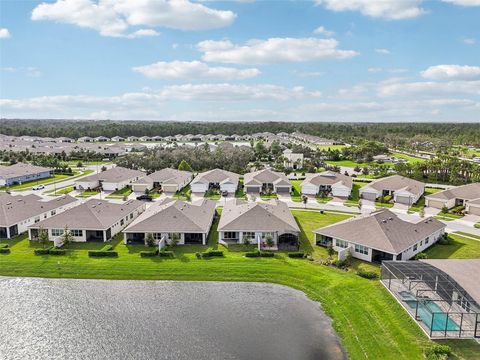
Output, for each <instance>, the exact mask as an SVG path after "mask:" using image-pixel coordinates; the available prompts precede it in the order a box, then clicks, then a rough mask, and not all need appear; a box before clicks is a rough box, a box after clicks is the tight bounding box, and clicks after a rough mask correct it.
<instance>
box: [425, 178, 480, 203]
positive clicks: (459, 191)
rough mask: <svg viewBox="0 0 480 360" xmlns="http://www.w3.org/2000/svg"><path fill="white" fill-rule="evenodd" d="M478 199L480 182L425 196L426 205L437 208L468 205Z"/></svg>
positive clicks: (479, 196) (479, 197)
mask: <svg viewBox="0 0 480 360" xmlns="http://www.w3.org/2000/svg"><path fill="white" fill-rule="evenodd" d="M476 199H480V183H473V184H468V185H463V186H458V187H456V188H453V189H448V190H444V191H440V192H437V193H435V194H431V195H428V196H425V205H426V206H430V207H434V208H437V209H441V208H443V207H444V206H445V207H446V208H447V209H451V208H453V207H456V206H466V204H467V203H468V202H470V201H473V200H476Z"/></svg>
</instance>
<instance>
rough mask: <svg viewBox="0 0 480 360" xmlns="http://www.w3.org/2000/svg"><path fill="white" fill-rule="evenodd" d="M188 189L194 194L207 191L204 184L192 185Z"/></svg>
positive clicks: (206, 185) (206, 186)
mask: <svg viewBox="0 0 480 360" xmlns="http://www.w3.org/2000/svg"><path fill="white" fill-rule="evenodd" d="M190 187H191V189H192V192H194V193H204V192H205V191H207V190H208V184H206V183H192V184H191V185H190Z"/></svg>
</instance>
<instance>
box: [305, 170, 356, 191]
mask: <svg viewBox="0 0 480 360" xmlns="http://www.w3.org/2000/svg"><path fill="white" fill-rule="evenodd" d="M338 183H339V184H342V185H344V186H346V187H349V188H351V187H352V184H353V181H352V178H351V177H350V176H347V175H343V174H339V173H336V172H333V171H324V172H321V173H318V174H307V175H306V177H305V180H304V181H303V182H302V184H301V186H303V185H309V184H312V185H315V186H320V185H333V184H338Z"/></svg>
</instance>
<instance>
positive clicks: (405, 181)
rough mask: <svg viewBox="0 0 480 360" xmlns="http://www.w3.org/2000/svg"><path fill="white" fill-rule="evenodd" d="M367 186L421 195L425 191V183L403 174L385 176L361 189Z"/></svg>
mask: <svg viewBox="0 0 480 360" xmlns="http://www.w3.org/2000/svg"><path fill="white" fill-rule="evenodd" d="M368 188H373V189H375V190H378V191H382V190H393V191H400V190H405V191H408V192H409V193H412V194H420V195H422V194H423V193H424V191H425V184H424V183H423V182H421V181H417V180H413V179H410V178H407V177H405V176H400V175H392V176H388V177H386V178H381V179H377V180H374V181H372V182H371V183H369V184H368V185H366V186H364V187H363V188H362V191H363V190H367V189H368Z"/></svg>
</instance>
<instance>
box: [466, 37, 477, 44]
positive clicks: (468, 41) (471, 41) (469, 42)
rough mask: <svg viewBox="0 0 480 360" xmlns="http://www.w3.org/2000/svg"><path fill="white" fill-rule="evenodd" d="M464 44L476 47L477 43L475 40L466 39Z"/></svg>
mask: <svg viewBox="0 0 480 360" xmlns="http://www.w3.org/2000/svg"><path fill="white" fill-rule="evenodd" d="M462 42H463V43H464V44H467V45H475V43H476V42H477V41H476V40H475V39H474V38H465V39H463V40H462Z"/></svg>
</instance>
